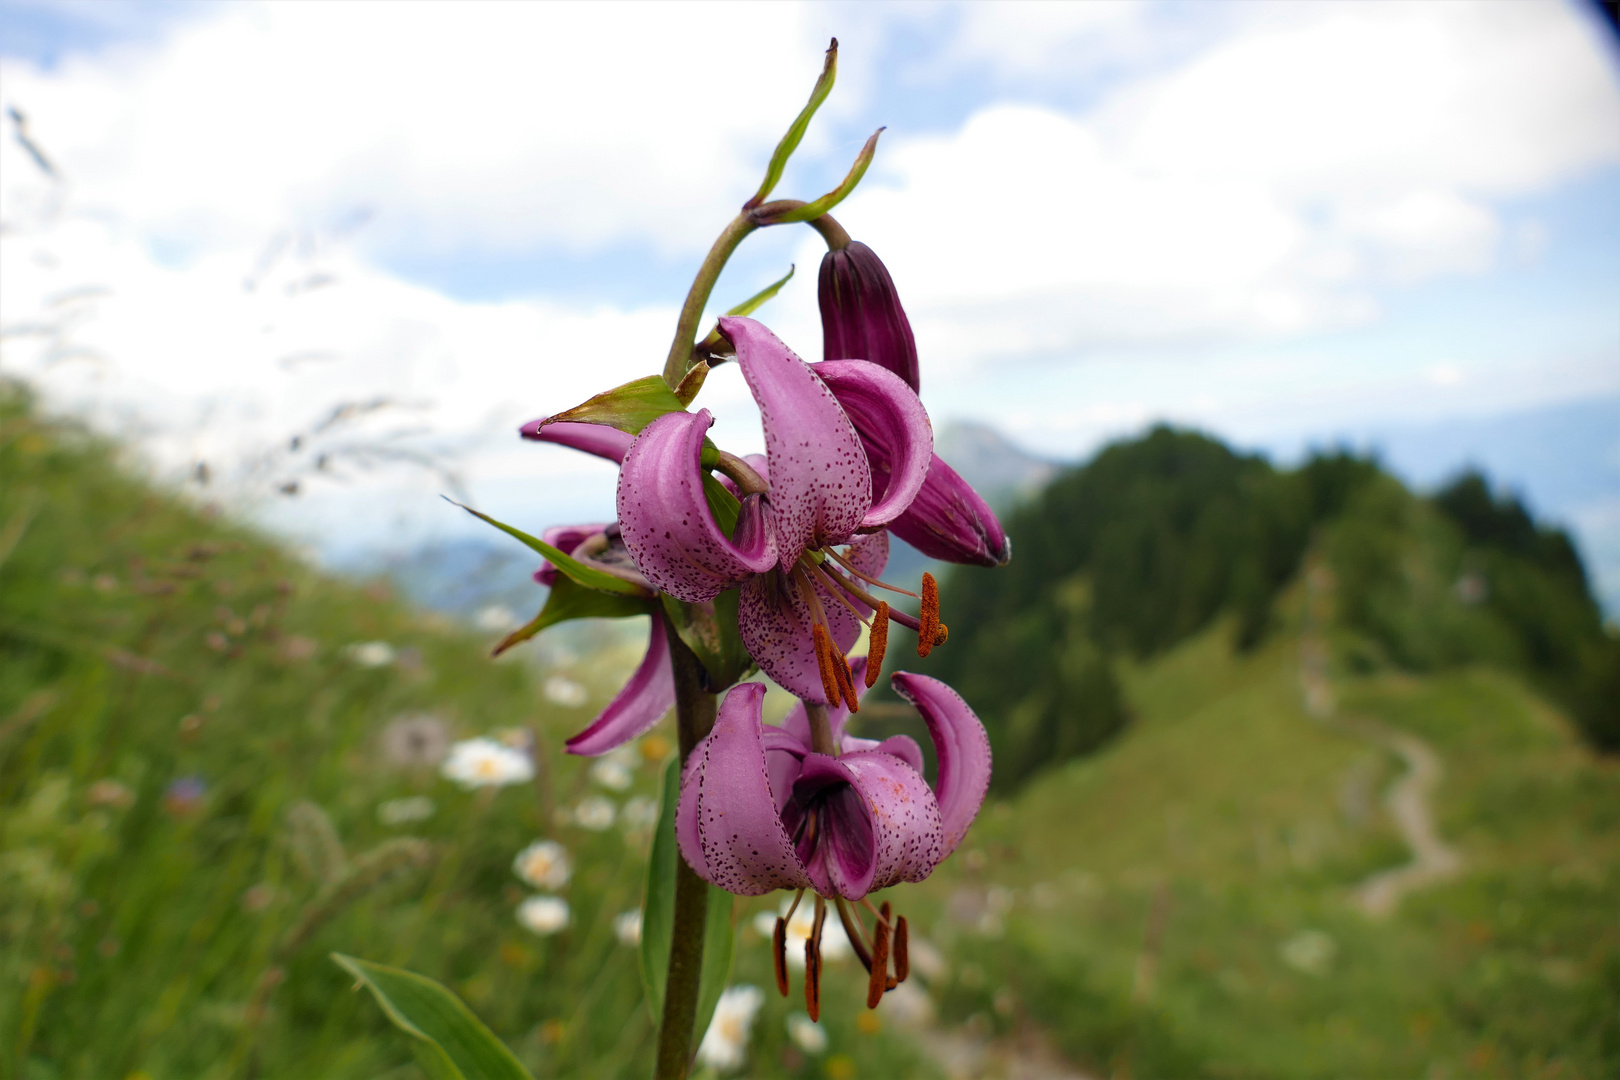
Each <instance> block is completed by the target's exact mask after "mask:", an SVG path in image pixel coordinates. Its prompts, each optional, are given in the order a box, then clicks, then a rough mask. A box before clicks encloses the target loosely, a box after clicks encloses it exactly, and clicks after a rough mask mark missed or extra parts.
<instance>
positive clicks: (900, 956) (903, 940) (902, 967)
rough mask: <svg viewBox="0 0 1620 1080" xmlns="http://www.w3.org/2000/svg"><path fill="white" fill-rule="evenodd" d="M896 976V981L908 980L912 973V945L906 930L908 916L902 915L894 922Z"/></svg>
mask: <svg viewBox="0 0 1620 1080" xmlns="http://www.w3.org/2000/svg"><path fill="white" fill-rule="evenodd" d="M892 948H893V951H894V978H895V982H896V983H903V982H905V981H906V976H908V975H910V974H911V946H910V941H909V938H908V935H907V932H906V917H905V916H904V915H902V916H900V918H899V919H897V920H896V921H895V924H894V945H893V947H892Z"/></svg>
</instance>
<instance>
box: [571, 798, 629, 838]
mask: <svg viewBox="0 0 1620 1080" xmlns="http://www.w3.org/2000/svg"><path fill="white" fill-rule="evenodd" d="M618 814H619V808H618V806H616V805H615V804H614V802H613V800H612V799H604V798H603V797H602V796H600V795H592V796H590V797H589V798H586V799H581V800H580V801H579V805H578V806H576V807H574V824H575V825H578V826H579V827H580V828H582V829H589V830H590V831H591V832H601V831H602V830H603V829H611V828H613V819H614V818H615V817H617V816H618Z"/></svg>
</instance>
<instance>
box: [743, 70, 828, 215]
mask: <svg viewBox="0 0 1620 1080" xmlns="http://www.w3.org/2000/svg"><path fill="white" fill-rule="evenodd" d="M837 78H838V39H837V38H833V39H832V44H831V45H829V46H828V47H827V59H826V60H824V61H823V62H822V65H821V77H820V78H818V79H817V80H816V85H815V87H814V88H813V89H812V90H811V91H810V100H809V101H808V102H806V103H805V106H804V108H803V109H800V110H799V115H798V116H796V117H794V118H793V123H792V124H791V125H789V127H788V129H787V134H786V135H783V136H782V141H781V142H779V143H777V144H776V152H775V153H773V154H772V155H771V163H770V164H769V165H767V166H766V167H765V182H764V183H762V184H760V185H759V191H757V192H756V193H755V194H754V197H753V198H752V199H749V200H748V201H747V202H746V203H743V209H744V210H752V209H753V208H754V207H756V206H758V205H759V204H760V203H762V202H764V201H765V199H766V198H767V197H768V196H769V195H770V193H771V189H773V188H774V187H776V182H777V181H778V180H780V179H782V170H783V169H785V168H787V163H788V158H790V157H792V156H793V151H795V150H797V149H798V148H799V140H800V139H803V138H804V133H805V131H806V130H807V129H808V128H809V127H810V118H811V117H813V116H815V115H816V110H817V109H819V108H821V103H822V102H823V101H826V100H827V95H828V94H830V93H832V88H833V81H834V80H835V79H837Z"/></svg>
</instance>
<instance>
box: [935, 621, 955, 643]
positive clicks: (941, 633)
mask: <svg viewBox="0 0 1620 1080" xmlns="http://www.w3.org/2000/svg"><path fill="white" fill-rule="evenodd" d="M950 639H951V628H950V627H948V626H946V625H945V624H944V623H940V624H939V629H938V630H935V631H934V648H936V649H937V648H939V647H940V646H941V645H943V644H945V643H946V642H947V641H949V640H950Z"/></svg>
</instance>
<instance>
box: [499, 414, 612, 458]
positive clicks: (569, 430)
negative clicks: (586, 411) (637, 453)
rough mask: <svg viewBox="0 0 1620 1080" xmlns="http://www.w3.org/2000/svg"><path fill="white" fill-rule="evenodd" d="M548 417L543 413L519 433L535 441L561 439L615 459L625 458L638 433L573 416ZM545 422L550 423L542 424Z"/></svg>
mask: <svg viewBox="0 0 1620 1080" xmlns="http://www.w3.org/2000/svg"><path fill="white" fill-rule="evenodd" d="M548 419H549V417H545V416H542V417H541V418H540V419H538V420H530V421H529V422H528V423H527V424H524V425H523V426H522V427H520V428H518V434H519V435H522V436H523V437H524V438H525V439H533V440H534V441H535V442H549V443H557V444H558V445H559V446H568V447H572V448H573V449H575V450H583V451H584V452H585V453H587V454H595V455H596V456H597V457H600V458H607V459H608V460H609V461H612V462H615V463H617V462H622V461H623V460H624V455H625V451H627V450H629V449H630V444H631V443H632V442H634V441H635V436H634V435H631V434H629V433H628V432H624V431H620V430H619V429H618V428H611V427H607V426H606V425H604V424H579V423H575V422H573V421H571V420H564V421H561V422H559V423H555V424H546V421H547V420H548ZM541 424H545V425H546V426H545V427H541V426H540V425H541Z"/></svg>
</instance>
